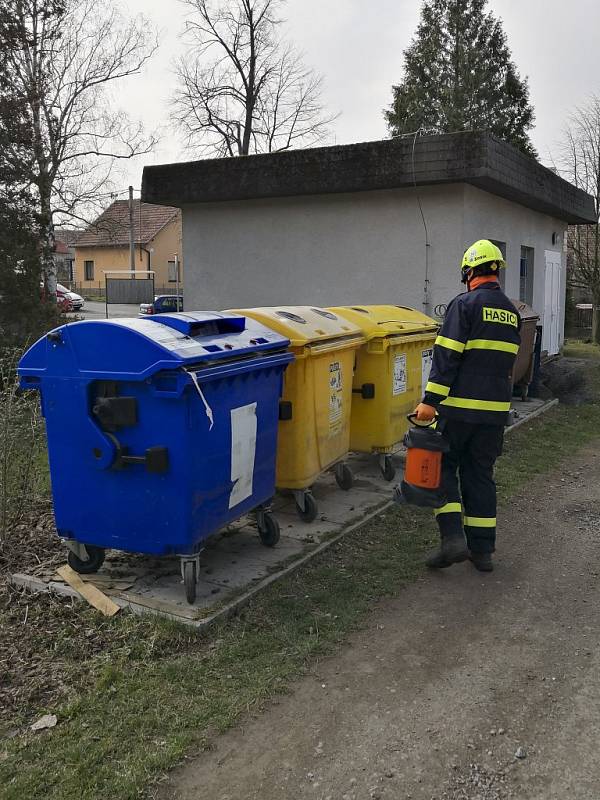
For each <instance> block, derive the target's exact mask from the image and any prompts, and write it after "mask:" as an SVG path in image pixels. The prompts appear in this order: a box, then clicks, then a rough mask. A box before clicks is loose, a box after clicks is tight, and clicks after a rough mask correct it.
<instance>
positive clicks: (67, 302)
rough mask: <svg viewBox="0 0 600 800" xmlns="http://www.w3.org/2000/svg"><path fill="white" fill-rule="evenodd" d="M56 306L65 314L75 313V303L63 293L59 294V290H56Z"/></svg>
mask: <svg viewBox="0 0 600 800" xmlns="http://www.w3.org/2000/svg"><path fill="white" fill-rule="evenodd" d="M56 305H57V306H58V309H59V311H61V312H62V313H63V314H67V313H68V312H69V311H73V301H72V300H71V298H70V297H67V295H66V294H64V293H63V292H59V291H58V289H57V290H56Z"/></svg>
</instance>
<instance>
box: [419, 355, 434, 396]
mask: <svg viewBox="0 0 600 800" xmlns="http://www.w3.org/2000/svg"><path fill="white" fill-rule="evenodd" d="M432 363H433V348H431V349H429V350H423V351H422V352H421V396H423V394H424V393H425V387H426V386H427V381H428V380H429V373H430V372H431V365H432Z"/></svg>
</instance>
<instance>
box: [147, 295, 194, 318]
mask: <svg viewBox="0 0 600 800" xmlns="http://www.w3.org/2000/svg"><path fill="white" fill-rule="evenodd" d="M172 311H183V295H181V294H159V295H157V296H156V297H155V298H154V302H153V303H140V313H139V316H140V317H147V316H148V315H149V314H169V313H171V312H172Z"/></svg>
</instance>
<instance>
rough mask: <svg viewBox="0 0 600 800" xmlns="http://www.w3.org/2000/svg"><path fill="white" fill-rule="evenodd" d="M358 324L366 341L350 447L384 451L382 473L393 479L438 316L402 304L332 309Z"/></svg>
mask: <svg viewBox="0 0 600 800" xmlns="http://www.w3.org/2000/svg"><path fill="white" fill-rule="evenodd" d="M329 311H332V312H333V313H334V314H336V315H337V316H341V317H344V318H345V319H347V320H348V321H349V322H352V323H354V324H355V325H357V326H359V327H360V328H361V330H362V332H363V334H364V336H365V339H366V342H365V344H364V345H363V346H362V347H361V349H360V350H359V351H358V353H357V356H356V369H355V373H354V386H353V392H354V394H353V400H352V417H351V425H350V449H351V450H354V451H356V452H359V453H378V454H380V466H381V471H382V474H383V477H384V478H385V479H386V480H388V481H391V480H393V479H394V475H395V468H394V462H393V459H392V453H393V452H394V450H395V449H396V447H397V445H398V444H399V443H400V442H401V441H402V438H403V436H404V434H405V432H406V429H407V427H408V422H407V419H406V415H407V414H410V412H411V411H413V410H414V408H415V406H416V405H417V404H418V403H419V401H420V400H421V398H422V396H423V391H424V389H425V384H426V383H427V379H428V377H429V370H430V369H431V359H432V355H433V344H434V342H435V338H436V335H437V330H438V327H439V326H438V324H437V322H436V321H435V320H433V319H431V318H430V317H427V316H426V315H425V314H422V313H421V312H420V311H415V310H414V309H412V308H404V307H403V306H380V305H377V306H344V307H339V308H330V309H329Z"/></svg>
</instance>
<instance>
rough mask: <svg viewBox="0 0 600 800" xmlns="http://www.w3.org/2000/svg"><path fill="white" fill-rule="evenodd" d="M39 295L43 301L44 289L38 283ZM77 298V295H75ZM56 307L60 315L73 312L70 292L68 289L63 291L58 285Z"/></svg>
mask: <svg viewBox="0 0 600 800" xmlns="http://www.w3.org/2000/svg"><path fill="white" fill-rule="evenodd" d="M40 294H41V296H42V298H43V299H45V298H46V294H45V289H44V284H43V282H42V283H40ZM76 297H79V295H76ZM56 305H57V306H58V310H59V311H60V312H61V313H62V314H66V313H68V312H69V311H73V310H74V308H73V300H72V299H71V292H70V291H69V290H68V289H65V287H64V286H61V285H60V284H57V285H56Z"/></svg>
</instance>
